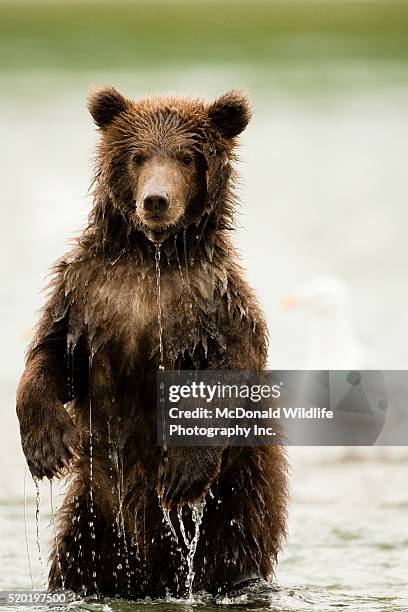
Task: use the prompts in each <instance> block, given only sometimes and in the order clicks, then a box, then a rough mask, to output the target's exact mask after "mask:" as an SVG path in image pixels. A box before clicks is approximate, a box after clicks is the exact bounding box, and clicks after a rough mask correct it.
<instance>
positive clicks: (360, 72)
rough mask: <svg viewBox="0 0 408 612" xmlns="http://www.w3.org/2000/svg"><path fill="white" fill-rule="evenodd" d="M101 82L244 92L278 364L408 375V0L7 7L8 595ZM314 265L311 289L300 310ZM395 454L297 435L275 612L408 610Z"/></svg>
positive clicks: (2, 451)
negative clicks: (33, 375)
mask: <svg viewBox="0 0 408 612" xmlns="http://www.w3.org/2000/svg"><path fill="white" fill-rule="evenodd" d="M94 83H109V84H113V85H114V86H116V87H117V88H118V89H119V90H120V91H122V92H123V93H124V94H126V95H128V96H131V97H136V98H137V97H139V96H141V95H145V94H149V93H157V92H168V91H171V92H176V93H180V94H187V95H193V96H197V95H198V96H203V97H204V98H205V99H207V100H211V99H212V98H214V97H216V96H219V95H221V94H222V93H224V92H225V91H226V90H228V89H232V88H238V89H244V90H246V91H247V93H248V96H249V98H250V101H251V104H252V106H253V110H254V115H253V119H252V121H251V123H250V125H249V126H248V128H247V130H246V131H245V133H244V134H243V135H242V138H241V149H240V154H241V162H240V163H239V171H240V174H241V177H242V180H241V182H240V185H239V195H240V198H241V201H242V206H241V207H240V210H239V214H238V216H237V225H238V231H237V235H236V242H237V244H238V246H239V249H240V251H241V254H242V258H243V261H244V266H245V267H246V269H247V274H248V277H249V280H250V282H251V284H252V285H253V286H254V287H255V289H256V292H257V294H258V296H259V299H260V301H261V304H262V306H263V308H264V310H265V313H266V316H267V318H268V322H269V328H270V338H271V342H270V347H271V348H270V356H269V359H270V365H271V367H274V368H277V369H291V368H292V369H297V368H299V369H301V368H307V367H315V368H322V369H323V368H324V369H325V368H329V367H330V368H338V369H349V368H353V369H354V368H362V369H364V368H366V369H368V368H374V369H379V368H384V369H386V368H389V369H404V368H405V369H408V354H407V351H406V339H407V336H408V333H407V332H408V320H407V312H408V288H407V282H406V275H407V264H408V258H407V247H406V233H407V229H406V228H407V227H408V206H407V184H408V180H407V160H408V2H405V1H400V2H397V1H394V0H384V1H379V0H366V1H352V0H349V1H347V0H327V1H319V0H317V1H314V0H310V1H307V0H304V1H303V2H301V1H297V0H287V1H286V2H283V1H280V2H277V1H276V2H275V1H273V0H271V1H267V0H264V1H259V0H247V1H245V0H241V1H237V0H228V1H227V0H206V1H199V0H191V1H188V0H186V1H184V2H182V1H177V0H174V1H173V0H166V1H155V0H150V1H144V2H140V1H134V2H131V1H128V2H122V1H120V0H119V1H113V0H112V1H111V2H109V1H104V2H97V1H96V0H95V1H89V0H88V1H85V2H81V1H79V0H77V1H66V0H55V1H49V2H43V1H41V0H39V1H38V0H37V1H32V2H28V1H24V0H23V1H20V0H14V1H13V2H11V1H9V2H2V1H0V91H1V97H0V133H1V136H2V146H1V148H0V167H1V170H2V174H1V176H2V180H1V207H2V224H1V227H2V230H1V231H2V236H1V241H0V261H1V262H2V282H1V284H0V296H1V299H0V309H1V312H0V316H1V320H2V322H3V325H2V357H1V363H0V365H1V368H0V400H1V404H2V410H1V412H0V415H1V416H0V428H1V430H2V431H3V433H4V436H3V440H2V444H1V445H0V465H1V466H2V468H1V470H0V531H1V533H0V540H1V542H2V547H1V550H0V565H1V568H2V574H1V577H0V589H6V588H7V589H8V588H27V587H29V586H30V584H29V579H28V572H27V563H26V558H25V554H24V549H25V541H24V525H23V512H22V508H23V496H22V491H23V488H22V481H23V474H24V461H23V457H22V454H21V451H20V445H19V436H18V428H17V423H16V418H15V414H14V394H15V388H16V385H17V382H18V379H19V376H20V373H21V370H22V367H23V354H24V348H25V346H26V345H27V343H28V342H29V340H30V337H31V334H32V332H31V330H32V326H33V324H34V322H35V320H36V317H37V311H38V309H39V308H40V306H41V304H42V302H43V297H42V295H41V293H40V288H41V287H42V286H43V285H44V284H45V280H44V277H45V275H46V272H47V270H48V269H49V266H50V264H51V263H52V261H53V260H55V259H56V258H57V257H59V256H60V255H61V254H62V253H63V252H64V251H65V250H66V249H67V248H68V238H69V237H70V236H72V235H75V234H77V233H78V232H79V231H80V229H81V228H82V227H83V225H84V224H85V222H86V218H87V215H88V213H89V209H90V206H91V198H90V197H89V196H88V195H87V190H88V186H89V184H90V178H91V173H92V149H93V147H94V145H95V143H96V140H97V134H96V131H95V128H94V126H93V125H92V122H91V119H90V117H89V115H88V112H87V110H86V103H85V99H86V94H87V91H88V88H89V86H90V85H91V84H94ZM308 279H309V280H310V279H312V280H315V281H316V280H317V281H318V283H317V285H318V286H319V287H320V289H319V291H317V293H316V295H314V296H313V297H314V299H313V300H312V301H311V302H310V301H309V303H307V302H306V303H303V305H302V304H301V307H300V308H298V309H297V310H292V311H290V312H287V311H285V310H284V309H283V308H282V298H283V297H284V296H285V295H286V294H288V293H291V294H293V293H294V294H295V295H298V296H299V295H300V296H301V295H302V287H304V282H305V281H306V282H307V281H308ZM319 279H320V280H319ZM333 282H334V283H335V284H336V283H337V286H340V287H341V288H342V292H341V295H342V296H343V298H342V300H340V301H338V300H337V301H336V295H334V296H333V293H331V292H330V291H331V290H330V287H333ZM333 298H334V301H333ZM327 299H329V302H330V303H331V304H332V306H333V308H332V309H331V310H330V311H329V315H328V316H326V315H325V316H324V317H323V316H320V315H321V312H320V311H319V309H318V308H317V310H316V308H314V306H316V305H317V306H319V303H320V304H321V303H327ZM319 300H320V302H319ZM300 303H301V300H300ZM319 312H320V315H319ZM405 397H406V395H405ZM402 410H403V411H405V413H406V406H405V401H404V402H403V405H402ZM354 450H355V449H354ZM376 450H378V449H366V450H365V452H362V451H361V452H360V451H359V452H354V451H344V450H343V451H341V450H340V451H339V452H337V453H336V449H320V450H319V449H304V450H303V451H302V453H301V454H300V455H296V452H295V450H294V449H290V456H291V462H292V464H293V471H292V478H291V487H292V503H291V511H290V532H289V541H288V544H287V546H286V547H285V553H284V556H283V559H282V560H281V563H280V565H279V573H278V581H279V584H280V585H281V587H282V588H281V590H280V591H279V593H276V595H275V596H274V604H275V608H274V609H277V610H306V609H307V610H309V609H316V610H319V611H324V610H328V609H333V608H334V607H336V608H337V607H342V609H349V610H358V611H359V612H360V611H361V610H370V612H373V611H375V610H378V611H380V610H381V611H384V610H393V611H397V610H403V609H405V610H406V609H408V607H404V605H405V606H408V603H407V598H406V597H405V596H404V595H403V594H402V593H403V590H404V589H405V587H406V567H407V566H408V556H407V555H408V552H407V551H408V545H407V542H408V533H407V527H406V520H405V518H404V514H406V512H404V511H403V510H402V509H403V508H405V509H406V508H407V507H408V493H407V492H406V484H405V483H406V469H407V454H406V452H405V450H404V449H402V452H398V449H386V451H384V453H382V454H379V453H377V452H376ZM400 450H401V449H400ZM345 458H346V459H347V461H345V460H344V459H345ZM44 487H45V489H44V488H43V490H42V495H43V506H42V523H41V534H42V537H44V541H46V540H48V539H49V538H50V531H49V529H48V530H47V525H48V522H49V505H48V501H47V492H48V491H47V486H46V485H44ZM33 494H34V491H33V487H32V485H31V483H30V486H29V546H30V550H31V555H32V563H33V566H34V567H33V571H34V578H35V582H36V584H37V585H40V584H41V577H40V567H39V563H38V555H37V553H36V543H35V524H34V510H33V508H34V498H33ZM45 547H46V544H45V543H44V554H43V556H44V558H45V557H46V548H45ZM404 597H405V599H404ZM403 599H404V602H405V603H404V602H403ZM118 605H119V604H118ZM166 609H167V608H166Z"/></svg>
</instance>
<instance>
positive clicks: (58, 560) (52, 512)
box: [50, 480, 65, 591]
mask: <svg viewBox="0 0 408 612" xmlns="http://www.w3.org/2000/svg"><path fill="white" fill-rule="evenodd" d="M52 493H53V492H52V480H50V503H51V520H52V526H53V530H54V541H55V552H56V555H57V566H58V571H59V573H60V576H61V585H62V590H63V591H65V577H64V574H63V573H62V566H61V557H60V548H59V541H58V535H57V527H56V525H55V512H54V499H53V494H52Z"/></svg>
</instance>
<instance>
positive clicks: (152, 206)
mask: <svg viewBox="0 0 408 612" xmlns="http://www.w3.org/2000/svg"><path fill="white" fill-rule="evenodd" d="M169 204H170V202H169V197H168V195H167V193H165V192H164V191H163V192H158V191H156V192H154V193H147V194H146V195H145V196H144V198H143V208H144V209H145V211H146V212H149V213H151V214H152V215H162V214H163V213H164V212H165V211H166V210H167V209H168V207H169Z"/></svg>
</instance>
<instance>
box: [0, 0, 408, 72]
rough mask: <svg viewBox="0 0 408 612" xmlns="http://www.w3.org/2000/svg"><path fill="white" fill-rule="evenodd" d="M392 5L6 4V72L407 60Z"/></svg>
mask: <svg viewBox="0 0 408 612" xmlns="http://www.w3.org/2000/svg"><path fill="white" fill-rule="evenodd" d="M407 29H408V6H407V3H406V2H402V1H399V2H395V1H394V0H387V1H386V2H384V1H382V2H379V1H375V0H372V1H367V0H366V1H358V0H357V1H355V2H353V1H352V0H348V1H347V0H326V1H319V0H318V1H310V2H306V1H303V2H299V1H296V0H295V1H293V0H287V1H286V2H283V1H276V2H274V1H269V2H268V1H267V0H264V1H259V0H252V1H251V2H249V1H248V2H245V1H243V0H241V1H236V0H230V1H221V2H218V1H216V0H213V1H205V0H204V1H201V2H197V1H190V2H188V1H184V2H183V1H174V2H173V1H171V0H168V1H165V2H160V1H156V0H150V1H148V0H146V1H145V2H137V1H135V2H131V1H128V2H122V1H121V0H119V1H117V2H106V1H105V2H96V1H94V2H89V1H86V0H85V1H84V2H80V1H77V2H65V1H64V0H62V1H55V2H45V3H44V2H42V1H41V0H40V1H38V2H24V1H23V2H20V1H18V0H17V1H14V2H10V3H2V5H1V21H0V67H1V69H3V70H18V69H20V70H21V69H23V70H28V69H46V68H48V69H49V68H54V69H57V70H62V69H64V70H100V69H102V70H105V69H107V68H112V69H120V70H123V69H125V68H128V69H132V68H134V67H137V66H139V67H143V66H145V65H146V64H149V65H152V66H163V65H166V66H167V65H171V64H177V65H185V66H188V65H189V64H193V65H196V64H197V63H203V62H204V63H212V64H214V63H215V64H217V63H220V62H221V63H234V64H235V63H245V64H252V63H256V64H263V65H264V66H265V65H266V66H267V65H270V64H271V63H272V64H280V63H282V62H284V63H293V62H295V63H297V62H301V63H303V62H314V61H316V60H318V61H334V60H345V59H346V60H350V61H352V60H359V61H365V60H367V59H369V60H381V61H383V60H387V61H397V62H400V61H402V62H404V61H406V59H407V57H408V37H407Z"/></svg>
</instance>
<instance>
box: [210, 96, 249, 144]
mask: <svg viewBox="0 0 408 612" xmlns="http://www.w3.org/2000/svg"><path fill="white" fill-rule="evenodd" d="M208 117H209V119H210V121H211V123H212V125H213V126H214V127H215V128H216V129H217V130H218V131H219V133H220V134H221V136H223V137H224V138H234V136H238V134H240V133H241V132H242V131H243V130H244V129H245V128H246V126H247V125H248V122H249V120H250V118H251V109H250V107H249V102H248V99H247V97H246V96H245V95H244V94H243V93H241V92H239V91H235V90H234V91H229V92H228V93H226V94H224V95H223V96H221V98H218V100H215V102H213V103H212V104H210V105H209V107H208Z"/></svg>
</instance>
